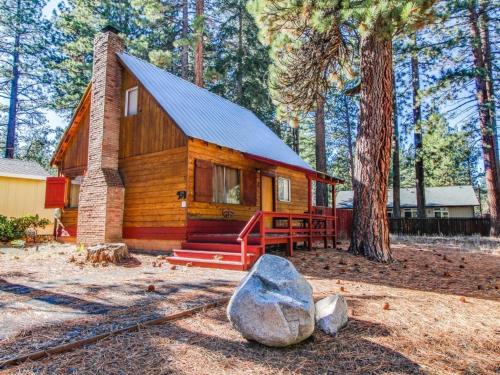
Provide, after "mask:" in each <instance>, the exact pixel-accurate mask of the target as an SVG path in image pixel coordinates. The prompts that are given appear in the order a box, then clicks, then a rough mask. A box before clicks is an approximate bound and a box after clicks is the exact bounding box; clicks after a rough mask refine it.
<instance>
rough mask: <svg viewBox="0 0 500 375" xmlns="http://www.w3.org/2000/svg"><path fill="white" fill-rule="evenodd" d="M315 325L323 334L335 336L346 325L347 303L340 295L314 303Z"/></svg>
mask: <svg viewBox="0 0 500 375" xmlns="http://www.w3.org/2000/svg"><path fill="white" fill-rule="evenodd" d="M315 318H316V324H317V325H318V327H319V328H320V329H321V330H322V331H323V332H325V333H327V334H329V335H335V334H336V333H337V332H338V331H339V330H340V329H341V328H342V327H344V326H345V325H346V324H347V302H346V300H345V298H344V297H342V296H341V295H334V296H329V297H326V298H323V299H322V300H319V301H318V302H316V313H315Z"/></svg>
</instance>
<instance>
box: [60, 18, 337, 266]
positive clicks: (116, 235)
mask: <svg viewBox="0 0 500 375" xmlns="http://www.w3.org/2000/svg"><path fill="white" fill-rule="evenodd" d="M52 164H53V165H54V166H56V167H57V168H58V170H59V177H58V178H52V179H51V184H52V185H51V186H53V190H51V192H50V194H52V198H54V199H52V200H51V201H52V202H53V203H52V204H51V206H53V207H61V208H62V219H61V221H62V223H63V224H64V226H65V230H66V232H67V233H69V234H70V236H72V237H76V238H74V239H75V240H76V241H77V242H79V243H83V244H94V243H100V242H119V241H125V242H126V243H127V244H128V245H129V246H130V247H131V248H135V249H145V250H169V249H175V252H174V254H175V256H174V257H171V258H170V261H171V262H172V263H177V264H185V263H191V264H193V265H199V266H207V267H224V268H233V269H247V268H248V267H249V266H250V265H251V264H252V263H253V262H254V261H255V260H256V259H257V258H258V257H259V255H260V254H262V253H263V252H264V251H265V246H266V245H267V244H280V243H283V244H286V245H287V246H288V251H289V253H291V252H292V250H293V244H294V243H297V242H307V244H308V245H309V246H312V241H313V240H322V241H324V242H325V244H327V241H330V242H331V243H332V245H333V246H335V226H334V215H333V212H332V209H327V208H316V207H313V204H312V191H313V184H314V183H316V182H318V181H319V182H321V183H326V184H330V185H335V184H336V183H337V182H339V180H336V179H335V178H333V177H331V176H328V175H326V174H322V173H319V172H316V171H314V170H313V169H312V168H311V167H310V166H309V165H308V164H307V163H306V162H304V161H303V160H302V159H301V158H300V157H299V156H298V155H297V154H296V153H294V152H293V151H292V150H291V149H290V148H289V147H288V146H287V145H286V144H285V143H283V142H282V141H281V140H280V139H279V138H278V137H277V136H276V135H275V134H274V133H273V132H272V131H271V130H270V129H269V128H268V127H267V126H266V125H265V124H264V123H262V122H261V121H260V120H259V119H258V118H257V117H256V116H255V115H254V114H253V113H252V112H250V111H249V110H247V109H245V108H242V107H240V106H238V105H236V104H234V103H232V102H230V101H228V100H226V99H223V98H222V97H219V96H217V95H215V94H213V93H211V92H209V91H208V90H206V89H202V88H199V87H197V86H195V85H193V84H192V83H190V82H187V81H185V80H183V79H181V78H179V77H177V76H175V75H173V74H170V73H168V72H166V71H164V70H162V69H159V68H157V67H156V66H154V65H151V64H149V63H147V62H145V61H143V60H140V59H138V58H136V57H133V56H131V55H128V54H127V53H124V52H123V43H122V41H121V39H120V38H119V37H118V36H117V35H116V33H115V30H113V29H112V28H109V27H108V28H105V29H104V30H103V31H102V32H101V33H100V34H98V35H97V36H96V38H95V40H94V65H93V78H92V83H91V85H89V87H88V88H87V90H86V92H85V94H84V96H83V98H82V100H81V102H80V105H79V107H78V109H77V110H76V112H75V114H74V117H73V119H72V121H71V123H70V125H69V127H68V128H67V130H66V132H65V134H64V136H63V138H62V140H61V142H60V144H59V146H58V148H57V151H56V152H55V155H54V157H53V160H52ZM263 212H264V213H263ZM290 214H291V216H290ZM270 231H274V232H273V233H270Z"/></svg>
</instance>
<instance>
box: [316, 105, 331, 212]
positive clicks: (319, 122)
mask: <svg viewBox="0 0 500 375" xmlns="http://www.w3.org/2000/svg"><path fill="white" fill-rule="evenodd" d="M315 130H316V145H315V146H316V147H315V151H316V170H317V171H320V172H325V173H326V139H325V98H324V97H323V96H319V97H318V100H317V104H316V117H315ZM327 195H328V187H327V186H326V185H325V184H323V183H321V182H316V206H322V207H327V206H328V196H327Z"/></svg>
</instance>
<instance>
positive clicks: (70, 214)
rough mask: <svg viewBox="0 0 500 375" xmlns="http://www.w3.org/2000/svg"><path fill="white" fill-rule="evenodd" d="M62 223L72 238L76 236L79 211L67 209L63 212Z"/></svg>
mask: <svg viewBox="0 0 500 375" xmlns="http://www.w3.org/2000/svg"><path fill="white" fill-rule="evenodd" d="M61 222H62V224H63V225H64V227H65V229H66V230H67V231H68V233H69V234H70V236H76V227H77V224H78V209H76V208H65V209H64V210H63V211H62V215H61Z"/></svg>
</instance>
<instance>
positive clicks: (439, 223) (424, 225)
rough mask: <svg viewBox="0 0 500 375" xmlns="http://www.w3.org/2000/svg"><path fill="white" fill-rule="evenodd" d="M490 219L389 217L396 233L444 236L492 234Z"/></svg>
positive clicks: (391, 229) (391, 226) (392, 231)
mask: <svg viewBox="0 0 500 375" xmlns="http://www.w3.org/2000/svg"><path fill="white" fill-rule="evenodd" d="M490 225H491V223H490V219H479V218H474V217H471V218H447V219H444V218H443V219H438V218H434V217H432V218H426V219H416V218H411V219H409V218H401V219H394V218H390V219H389V226H390V232H391V233H394V234H403V235H404V234H408V235H424V234H438V235H443V236H459V235H465V236H470V235H473V234H479V235H481V236H488V235H489V234H490Z"/></svg>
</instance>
